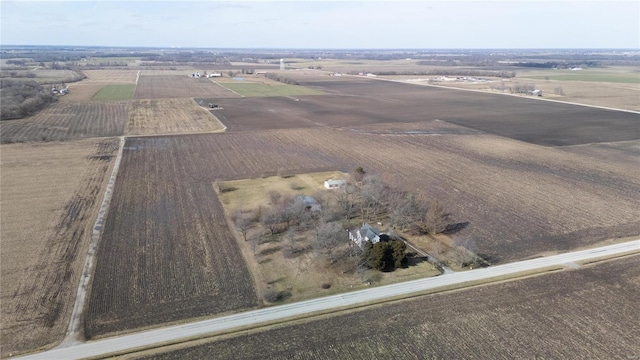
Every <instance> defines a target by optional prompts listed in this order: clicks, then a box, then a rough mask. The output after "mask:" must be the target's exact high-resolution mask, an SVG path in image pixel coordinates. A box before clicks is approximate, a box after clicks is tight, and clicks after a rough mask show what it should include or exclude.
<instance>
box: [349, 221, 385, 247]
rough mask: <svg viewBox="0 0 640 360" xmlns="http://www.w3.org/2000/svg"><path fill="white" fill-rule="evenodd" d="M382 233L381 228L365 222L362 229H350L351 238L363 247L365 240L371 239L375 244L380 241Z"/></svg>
mask: <svg viewBox="0 0 640 360" xmlns="http://www.w3.org/2000/svg"><path fill="white" fill-rule="evenodd" d="M380 235H381V233H380V230H378V229H376V228H374V227H373V226H371V225H369V224H364V225H362V227H361V228H360V229H357V230H353V231H349V240H351V241H353V242H354V243H356V244H357V245H358V246H360V247H362V243H363V242H365V241H371V242H372V243H374V244H375V243H377V242H379V241H380Z"/></svg>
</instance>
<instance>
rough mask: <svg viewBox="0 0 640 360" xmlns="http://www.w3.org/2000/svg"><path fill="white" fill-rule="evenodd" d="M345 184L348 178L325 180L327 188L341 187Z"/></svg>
mask: <svg viewBox="0 0 640 360" xmlns="http://www.w3.org/2000/svg"><path fill="white" fill-rule="evenodd" d="M345 186H347V180H334V179H329V180H327V181H325V182H324V187H325V189H329V190H333V189H339V188H343V187H345Z"/></svg>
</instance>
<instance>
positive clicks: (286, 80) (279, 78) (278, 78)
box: [264, 73, 298, 85]
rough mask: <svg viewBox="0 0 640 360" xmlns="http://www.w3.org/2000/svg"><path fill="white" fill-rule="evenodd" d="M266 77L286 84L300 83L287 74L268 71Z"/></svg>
mask: <svg viewBox="0 0 640 360" xmlns="http://www.w3.org/2000/svg"><path fill="white" fill-rule="evenodd" d="M264 77H266V78H267V79H271V80H275V81H279V82H281V83H285V84H289V85H298V82H297V81H295V80H294V79H292V78H288V77H286V76H282V75H278V74H274V73H266V74H264Z"/></svg>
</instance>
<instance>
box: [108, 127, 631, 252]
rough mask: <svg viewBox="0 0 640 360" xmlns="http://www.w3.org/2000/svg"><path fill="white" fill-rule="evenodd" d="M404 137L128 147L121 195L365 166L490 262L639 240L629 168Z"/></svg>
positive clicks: (552, 152)
mask: <svg viewBox="0 0 640 360" xmlns="http://www.w3.org/2000/svg"><path fill="white" fill-rule="evenodd" d="M411 128H412V129H413V130H411V131H408V132H404V133H402V132H400V133H399V132H398V131H397V130H398V128H397V127H396V129H395V130H394V131H389V132H387V133H384V131H383V130H382V129H381V128H380V127H378V128H377V129H376V130H375V131H372V132H368V131H366V130H363V129H359V130H358V131H348V130H330V129H297V130H278V131H264V132H239V133H227V134H202V135H191V136H178V137H158V138H139V139H130V140H129V142H128V145H127V146H128V147H127V151H126V152H127V153H129V152H132V153H136V154H139V155H136V159H137V158H139V159H140V160H138V164H144V165H138V166H141V167H143V166H144V168H145V169H147V170H146V172H144V173H143V174H144V175H140V176H139V177H136V178H133V177H131V178H130V179H129V180H126V183H125V184H123V185H122V186H123V189H124V188H126V189H128V190H127V191H131V194H135V192H133V190H131V189H133V188H134V187H140V186H143V185H140V184H138V182H140V183H142V184H149V185H147V187H146V188H145V189H147V188H155V186H156V184H158V183H159V184H164V182H165V180H162V177H167V178H168V179H172V180H170V182H171V186H172V187H175V188H176V189H179V188H182V187H185V186H188V184H192V183H201V182H202V183H204V182H208V183H211V182H213V181H215V180H216V179H222V180H229V179H245V178H251V177H259V176H264V175H275V174H276V173H277V172H278V171H279V170H284V171H286V172H287V173H308V172H316V171H327V170H344V171H349V170H350V169H353V168H355V167H357V166H363V167H364V168H365V169H367V171H371V172H378V173H381V174H382V175H383V176H387V177H390V178H391V180H392V181H396V183H398V184H403V185H402V186H406V187H407V189H410V190H412V191H416V190H417V191H420V192H423V193H424V194H426V195H427V196H429V197H431V198H436V199H439V200H440V201H441V203H443V204H444V206H445V208H446V210H447V211H450V212H451V213H453V215H454V221H457V222H469V226H468V227H466V228H465V229H464V230H462V231H460V232H459V233H457V234H455V235H454V236H457V237H463V238H470V239H473V240H475V241H476V243H477V244H478V247H479V248H480V252H481V253H482V254H483V255H484V256H486V257H487V259H488V260H489V261H491V262H493V263H498V262H505V261H512V260H516V259H523V258H527V257H530V256H536V255H538V254H540V253H543V252H556V251H563V250H569V249H575V248H577V247H581V246H586V245H591V244H596V243H598V242H599V241H602V240H604V239H607V238H615V237H622V236H630V235H635V234H638V233H640V220H639V219H640V208H639V207H638V206H637V204H638V203H640V178H638V176H637V169H636V167H634V166H630V165H624V164H616V163H611V164H610V163H607V162H605V161H598V160H596V159H592V158H588V157H583V156H580V155H576V154H570V153H566V152H563V151H561V150H558V149H553V148H547V147H542V146H538V145H533V144H527V143H523V142H519V141H515V140H509V139H505V138H502V137H497V136H493V135H487V134H478V133H474V132H469V131H468V130H467V129H465V128H461V127H457V126H455V125H450V124H448V125H446V126H443V125H442V123H441V122H431V123H429V122H424V123H423V124H422V126H421V129H420V130H418V129H416V127H415V126H413V125H412V126H411ZM456 129H457V130H456ZM156 153H162V156H158V155H156ZM142 159H148V160H142ZM157 169H161V170H157ZM154 173H157V174H158V175H154ZM156 176H157V178H156ZM122 181H125V180H122ZM129 184H130V185H129ZM144 191H145V192H149V194H152V193H153V191H155V190H144ZM116 192H117V191H116ZM127 196H128V197H132V196H134V195H127ZM140 196H142V195H140ZM145 196H146V195H145ZM149 196H150V195H149ZM153 196H156V195H155V194H154V195H153ZM191 206H194V205H192V204H188V205H183V206H181V207H180V208H181V209H184V211H185V212H184V213H181V215H180V216H181V217H184V218H186V219H188V218H189V217H190V216H192V215H189V214H190V213H191V212H190V210H189V208H190V207H191ZM146 209H147V210H145V211H146V212H151V213H156V212H158V211H160V210H153V209H155V208H153V207H152V206H148V207H146ZM158 209H161V208H158ZM123 211H124V210H123ZM125 213H126V212H125ZM157 216H158V219H162V216H161V215H157ZM157 221H160V220H157ZM119 226H125V225H119ZM130 226H132V227H130ZM125 227H127V228H128V230H126V231H124V230H123V231H124V232H125V233H135V232H136V231H138V230H136V229H137V228H138V227H136V226H135V224H134V223H131V224H130V225H126V226H125ZM144 236H146V237H149V235H144Z"/></svg>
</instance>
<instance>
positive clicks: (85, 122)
mask: <svg viewBox="0 0 640 360" xmlns="http://www.w3.org/2000/svg"><path fill="white" fill-rule="evenodd" d="M127 106H128V101H109V102H71V101H61V102H58V103H56V104H54V105H51V106H49V107H47V108H46V109H44V110H42V111H40V112H38V113H37V114H35V115H33V116H30V117H28V118H25V119H19V120H7V121H3V122H2V123H0V127H1V129H2V143H13V142H25V141H60V140H70V139H78V138H87V137H106V136H117V135H122V132H123V130H124V125H125V123H126V121H127Z"/></svg>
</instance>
